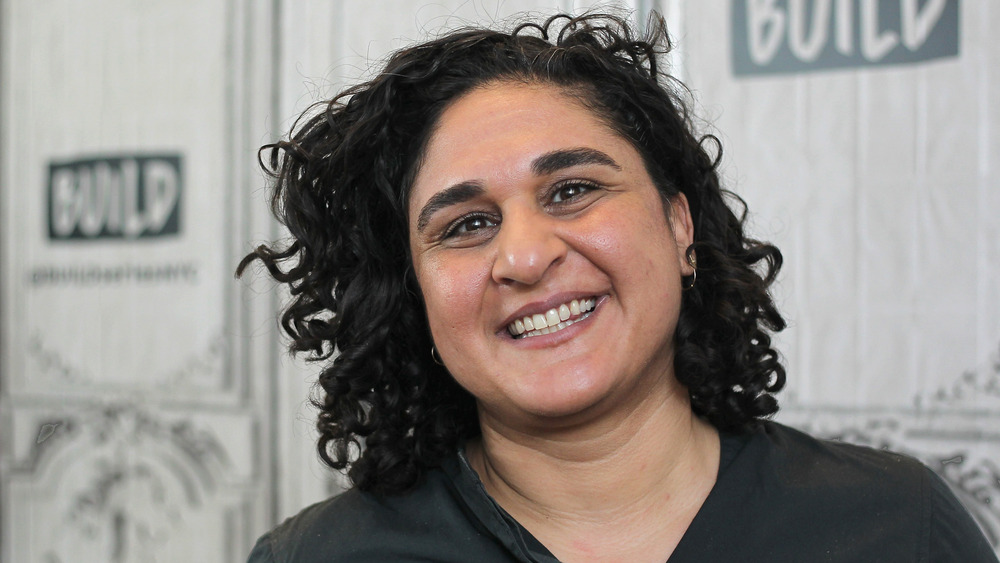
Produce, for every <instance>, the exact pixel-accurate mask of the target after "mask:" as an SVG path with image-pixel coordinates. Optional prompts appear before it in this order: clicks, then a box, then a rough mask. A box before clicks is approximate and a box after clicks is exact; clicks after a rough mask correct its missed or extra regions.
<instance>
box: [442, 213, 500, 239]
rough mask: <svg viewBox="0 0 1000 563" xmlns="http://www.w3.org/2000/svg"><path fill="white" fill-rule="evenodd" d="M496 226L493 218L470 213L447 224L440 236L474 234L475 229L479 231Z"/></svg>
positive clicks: (450, 236) (449, 236)
mask: <svg viewBox="0 0 1000 563" xmlns="http://www.w3.org/2000/svg"><path fill="white" fill-rule="evenodd" d="M495 226H497V221H495V220H494V219H493V218H491V217H489V216H487V215H482V214H471V215H466V216H464V217H460V218H458V219H456V220H455V222H454V223H452V224H451V225H449V226H448V229H447V230H445V233H444V236H443V237H442V238H446V239H447V238H452V237H460V236H464V235H470V234H475V233H476V231H481V230H483V229H489V228H491V227H495Z"/></svg>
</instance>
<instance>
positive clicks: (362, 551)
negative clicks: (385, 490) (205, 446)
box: [248, 471, 497, 563]
mask: <svg viewBox="0 0 1000 563" xmlns="http://www.w3.org/2000/svg"><path fill="white" fill-rule="evenodd" d="M466 512H467V509H466V507H465V506H464V504H463V503H462V502H461V499H460V498H459V496H458V494H457V493H456V491H455V489H454V487H453V485H452V483H451V481H450V479H449V477H448V476H447V475H446V474H445V473H443V472H442V471H431V472H430V473H429V474H428V475H427V476H426V477H425V479H424V481H423V482H422V483H421V484H420V485H419V486H418V487H417V488H415V489H413V490H411V491H409V492H407V493H404V494H401V495H390V496H378V495H374V494H371V493H368V492H365V491H361V490H358V489H350V490H348V491H345V492H344V493H341V494H340V495H338V496H335V497H333V498H330V499H327V500H325V501H322V502H319V503H316V504H314V505H312V506H309V507H307V508H305V509H304V510H302V511H301V512H299V513H298V514H297V515H295V516H293V517H291V518H289V519H287V520H285V521H284V522H282V523H281V524H280V525H278V526H277V527H276V528H274V529H273V530H271V531H270V532H268V533H266V534H264V535H263V536H261V538H260V539H259V540H258V541H257V544H256V545H255V546H254V548H253V551H252V552H251V554H250V557H249V560H248V563H292V562H294V563H313V562H315V563H320V562H322V563H335V562H338V561H429V560H433V561H449V560H455V561H461V560H463V559H464V558H465V557H467V554H468V553H475V552H477V551H480V552H486V553H490V552H494V551H496V550H497V548H496V547H495V540H494V539H493V538H492V537H490V536H489V535H487V534H484V533H483V531H482V529H481V527H480V526H479V525H478V523H477V521H475V519H473V518H469V517H468V516H467V514H466Z"/></svg>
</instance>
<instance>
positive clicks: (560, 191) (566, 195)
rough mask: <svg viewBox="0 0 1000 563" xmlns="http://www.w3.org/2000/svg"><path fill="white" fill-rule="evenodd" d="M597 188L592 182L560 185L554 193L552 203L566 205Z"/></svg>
mask: <svg viewBox="0 0 1000 563" xmlns="http://www.w3.org/2000/svg"><path fill="white" fill-rule="evenodd" d="M596 188H597V185H596V184H594V183H592V182H581V181H578V180H575V181H572V182H567V183H563V184H559V185H558V186H556V187H555V190H553V192H552V198H551V202H552V203H556V204H559V203H566V202H568V201H571V200H573V199H575V198H578V197H580V196H582V195H583V194H585V193H587V192H589V191H591V190H594V189H596Z"/></svg>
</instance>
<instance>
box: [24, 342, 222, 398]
mask: <svg viewBox="0 0 1000 563" xmlns="http://www.w3.org/2000/svg"><path fill="white" fill-rule="evenodd" d="M228 351H229V342H228V341H227V339H226V337H225V335H224V334H223V332H222V331H221V330H220V331H219V332H217V333H216V334H215V335H214V336H213V337H212V338H210V339H209V340H208V344H207V345H205V346H204V348H203V349H202V350H201V351H198V352H195V353H193V354H190V355H189V356H187V357H186V358H183V359H181V360H180V361H179V362H178V365H179V367H177V368H175V369H173V370H172V371H168V372H166V373H160V374H158V375H157V376H156V378H155V380H154V381H155V383H153V384H152V385H150V386H149V388H150V389H171V390H174V391H176V390H177V387H178V386H182V387H187V388H191V389H218V390H223V389H224V388H225V378H226V370H225V361H226V357H227V354H228ZM26 356H27V358H28V359H29V360H31V361H33V362H34V364H35V367H36V368H37V371H32V373H33V374H35V375H40V376H43V377H46V378H47V379H49V380H50V381H52V380H54V381H56V382H60V383H69V384H72V385H73V386H74V387H76V388H78V389H79V390H81V391H86V390H87V388H88V387H96V386H100V388H102V389H104V388H107V387H113V388H121V389H123V390H127V389H134V387H133V386H127V385H118V384H109V383H97V382H95V377H94V375H93V374H92V373H91V372H90V371H89V370H87V369H86V368H84V367H80V366H75V365H73V364H72V363H71V362H70V361H69V360H67V359H66V358H65V357H64V356H63V355H62V354H61V353H60V352H59V351H58V350H57V349H54V348H52V347H50V346H48V344H47V343H46V342H45V339H44V337H43V336H42V334H41V333H40V332H38V331H35V332H32V333H31V335H30V336H29V337H28V346H27V350H26ZM137 379H140V380H141V378H137ZM63 393H65V389H64V388H61V389H59V390H58V394H63Z"/></svg>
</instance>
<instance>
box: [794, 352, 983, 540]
mask: <svg viewBox="0 0 1000 563" xmlns="http://www.w3.org/2000/svg"><path fill="white" fill-rule="evenodd" d="M789 399H790V401H789V404H786V405H783V406H782V409H781V413H780V414H781V420H782V421H784V422H787V423H789V424H792V425H793V426H796V427H798V428H801V429H802V430H803V431H805V432H808V433H810V434H812V435H814V436H817V437H819V438H826V439H831V440H839V441H843V442H849V443H852V444H860V445H863V446H869V447H872V448H876V449H887V450H892V451H895V452H899V453H902V454H906V455H909V456H912V457H915V458H917V459H919V460H920V461H922V462H924V463H925V464H927V466H928V467H930V468H931V469H932V470H934V472H936V473H937V474H938V475H940V476H941V477H942V478H943V479H944V480H945V481H946V482H947V483H948V484H949V485H950V486H951V488H952V490H953V491H954V492H955V494H956V496H957V497H958V498H959V500H961V501H962V504H964V505H965V507H966V508H967V509H969V511H970V512H971V513H972V515H973V516H974V517H975V518H976V520H977V521H978V522H979V524H980V526H981V527H982V528H983V531H984V532H985V533H986V537H987V539H989V541H990V543H991V544H992V545H993V547H994V548H997V549H998V550H1000V462H998V460H1000V354H998V355H997V357H995V358H993V359H992V360H991V361H990V362H989V364H988V365H987V366H984V367H982V368H980V369H972V370H967V371H965V372H963V373H962V374H961V375H960V376H959V377H957V378H955V380H954V381H953V382H951V383H949V384H945V385H942V386H940V387H939V388H937V389H934V390H932V391H930V392H927V393H920V394H918V395H917V396H915V397H914V400H913V404H914V407H912V408H902V409H882V410H879V409H877V408H873V407H857V408H855V407H850V406H832V405H821V406H816V405H808V404H802V403H798V402H796V401H795V397H794V396H791V397H789Z"/></svg>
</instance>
